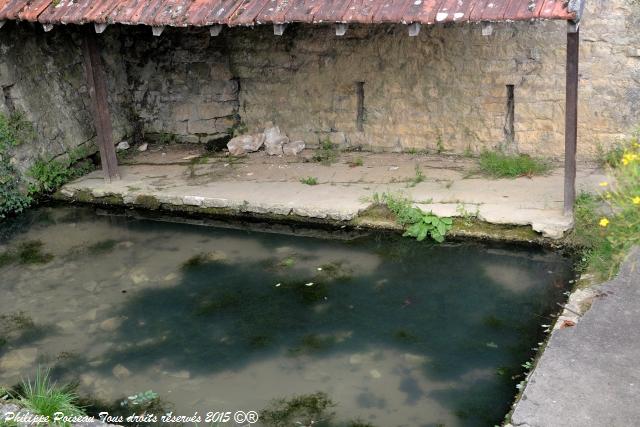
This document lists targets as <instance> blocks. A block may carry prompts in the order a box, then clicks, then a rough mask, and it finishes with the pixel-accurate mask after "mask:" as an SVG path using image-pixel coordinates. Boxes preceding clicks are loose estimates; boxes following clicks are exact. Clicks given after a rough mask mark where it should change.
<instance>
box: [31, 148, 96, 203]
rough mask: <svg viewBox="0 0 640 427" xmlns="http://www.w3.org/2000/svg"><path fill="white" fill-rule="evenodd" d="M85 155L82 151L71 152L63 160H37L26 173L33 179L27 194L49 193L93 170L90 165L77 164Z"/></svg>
mask: <svg viewBox="0 0 640 427" xmlns="http://www.w3.org/2000/svg"><path fill="white" fill-rule="evenodd" d="M86 155H87V153H86V152H85V151H84V150H82V149H75V150H71V151H70V152H69V154H68V155H67V157H66V158H65V159H53V160H48V161H46V160H43V159H38V160H36V162H35V163H34V164H33V166H32V167H31V168H30V169H29V170H28V171H27V175H28V176H30V177H31V178H33V179H34V182H32V183H31V184H30V185H29V194H30V195H37V194H41V193H51V192H53V191H55V190H57V189H58V188H60V187H61V186H63V185H64V184H66V183H67V182H69V181H71V180H72V179H75V178H77V177H79V176H81V175H84V174H85V173H87V172H89V171H91V170H93V166H92V165H91V164H90V163H83V162H79V161H80V160H81V159H83V158H84V157H86Z"/></svg>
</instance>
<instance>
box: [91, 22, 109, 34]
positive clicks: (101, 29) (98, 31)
mask: <svg viewBox="0 0 640 427" xmlns="http://www.w3.org/2000/svg"><path fill="white" fill-rule="evenodd" d="M108 25H109V24H98V23H95V24H93V27H94V28H95V29H96V34H102V33H103V32H104V30H106V29H107V26H108Z"/></svg>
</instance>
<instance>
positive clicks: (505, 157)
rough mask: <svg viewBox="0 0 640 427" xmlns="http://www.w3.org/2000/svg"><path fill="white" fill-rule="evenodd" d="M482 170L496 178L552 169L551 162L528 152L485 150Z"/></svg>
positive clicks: (532, 174) (513, 176) (534, 173)
mask: <svg viewBox="0 0 640 427" xmlns="http://www.w3.org/2000/svg"><path fill="white" fill-rule="evenodd" d="M479 165H480V170H481V172H483V173H484V174H486V175H489V176H491V177H494V178H515V177H520V176H529V177H530V176H534V175H543V174H545V173H547V172H548V171H549V169H550V165H549V163H547V162H546V161H544V160H542V159H537V158H535V157H530V156H528V155H526V154H518V155H510V154H504V153H501V152H499V151H483V152H482V153H481V154H480V160H479Z"/></svg>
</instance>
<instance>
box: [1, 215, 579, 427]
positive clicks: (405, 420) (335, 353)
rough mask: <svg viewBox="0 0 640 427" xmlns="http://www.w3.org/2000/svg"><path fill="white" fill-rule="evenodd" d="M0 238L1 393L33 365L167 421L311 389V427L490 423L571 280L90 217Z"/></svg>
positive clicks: (51, 221)
mask: <svg viewBox="0 0 640 427" xmlns="http://www.w3.org/2000/svg"><path fill="white" fill-rule="evenodd" d="M0 230H1V231H0V254H1V253H4V254H5V255H4V257H3V258H0V292H1V294H0V295H1V297H0V315H2V317H1V318H0V385H4V386H10V385H13V384H15V383H17V382H18V381H19V380H20V379H21V378H23V377H27V376H29V375H33V373H34V372H35V369H36V368H37V366H38V365H47V366H51V367H53V371H52V373H53V374H54V375H55V377H56V378H57V379H59V380H60V381H76V382H77V383H78V384H79V386H78V387H79V388H78V390H79V392H80V393H81V394H83V395H85V396H92V397H93V398H94V399H97V400H99V401H101V402H105V405H106V403H113V402H117V401H120V400H122V399H123V398H125V397H126V396H128V395H132V394H135V393H138V392H141V391H145V390H149V389H151V390H153V391H154V392H156V393H158V394H159V396H160V398H161V400H162V402H163V405H164V408H163V409H167V410H173V412H174V413H175V414H183V415H189V414H193V413H194V412H195V411H198V412H199V413H200V414H202V413H206V412H208V411H216V410H225V411H226V410H228V411H235V410H245V411H247V410H255V411H262V410H263V409H265V408H272V409H273V404H272V403H271V402H272V401H273V399H277V398H283V399H291V398H293V397H294V396H300V395H308V394H311V393H317V392H322V393H325V394H326V397H328V398H329V399H330V400H331V402H332V403H334V404H335V406H333V407H331V408H329V409H328V410H326V411H324V412H323V413H322V414H321V415H318V420H323V421H322V423H321V424H316V425H331V426H338V425H339V426H358V425H372V426H385V427H390V426H439V425H445V426H493V425H494V424H498V423H500V421H501V419H502V417H503V416H504V414H505V413H506V412H507V411H508V408H509V405H510V403H511V401H512V399H513V396H514V395H515V392H516V388H515V384H516V383H517V382H519V381H520V379H521V378H517V376H518V375H519V374H520V373H521V372H522V368H521V366H520V365H521V364H522V363H524V362H526V361H527V360H528V359H529V358H530V357H531V355H532V350H531V349H532V347H536V345H537V342H538V341H539V340H540V332H541V327H540V325H541V324H544V323H548V315H549V313H551V312H553V311H555V310H554V307H557V306H556V302H558V301H561V299H562V293H563V291H564V290H565V284H566V283H567V282H568V280H569V279H570V278H571V266H570V261H569V260H568V259H566V258H563V257H561V256H559V255H558V254H554V253H552V252H548V251H544V250H540V249H535V250H534V249H523V248H513V247H508V248H505V247H501V246H492V245H481V244H474V243H465V244H459V243H458V244H453V243H445V244H442V245H432V244H427V243H417V242H413V241H410V240H408V239H401V238H399V237H393V236H388V235H369V236H361V237H358V238H353V236H349V235H347V234H346V233H344V234H333V235H331V236H328V235H323V234H322V233H317V235H315V236H308V235H306V236H305V235H294V234H277V233H266V232H260V231H248V230H247V229H244V230H243V229H232V228H224V227H205V226H198V225H189V224H178V223H170V222H158V221H151V220H145V219H135V218H131V217H124V216H114V215H109V214H97V213H96V212H95V211H94V210H92V209H89V208H69V207H44V208H40V209H38V210H34V211H31V212H29V213H27V214H26V215H24V216H23V217H21V218H19V219H17V220H13V221H10V222H5V223H4V224H2V225H0ZM302 234H304V233H302ZM28 242H31V243H28ZM34 242H36V243H34ZM37 242H41V243H42V246H41V247H38V243H37ZM20 253H21V255H20ZM513 377H516V378H515V379H514V378H513ZM322 396H325V395H322ZM331 413H333V414H334V415H333V416H332V415H331ZM303 418H304V417H302V418H300V420H297V419H295V415H294V418H293V419H292V420H291V421H292V422H293V423H295V421H300V422H301V423H309V421H310V420H309V419H303ZM318 420H313V421H318ZM354 420H359V422H360V424H357V423H354V422H353V421H354ZM201 425H202V424H201ZM229 425H233V423H231V424H229ZM283 425H284V424H283ZM292 425H296V424H292ZM297 425H301V424H297Z"/></svg>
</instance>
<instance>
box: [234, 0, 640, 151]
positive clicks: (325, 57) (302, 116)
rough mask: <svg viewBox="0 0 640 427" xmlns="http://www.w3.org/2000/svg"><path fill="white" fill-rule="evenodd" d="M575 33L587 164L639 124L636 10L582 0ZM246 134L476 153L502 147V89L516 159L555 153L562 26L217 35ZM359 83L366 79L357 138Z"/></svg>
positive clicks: (624, 2) (560, 116)
mask: <svg viewBox="0 0 640 427" xmlns="http://www.w3.org/2000/svg"><path fill="white" fill-rule="evenodd" d="M587 5H588V6H587V10H586V13H585V18H584V21H583V25H582V28H581V31H582V51H581V79H580V109H579V114H580V119H579V152H578V154H579V156H580V157H581V158H594V157H596V156H597V155H598V152H599V151H600V150H606V149H607V147H609V146H611V145H612V144H614V143H615V141H616V140H618V139H620V138H623V137H625V136H627V135H628V134H629V132H630V131H631V130H632V129H633V128H634V127H635V126H637V125H638V124H640V108H638V107H637V105H639V102H638V101H640V99H639V98H640V26H639V25H638V24H640V22H639V21H640V6H638V5H635V6H633V5H631V3H630V1H629V0H589V1H588V2H587ZM225 38H226V40H227V43H228V46H229V47H228V51H229V54H230V56H231V67H232V70H233V73H234V75H235V76H237V77H238V78H239V80H240V84H241V88H242V90H241V91H240V116H241V117H242V120H243V121H244V122H245V123H246V124H247V125H248V126H249V128H250V129H253V128H260V126H262V125H263V123H265V122H266V121H272V122H274V123H275V124H277V125H279V126H280V127H281V128H283V129H285V130H286V131H287V132H288V133H289V134H291V135H292V136H293V137H294V138H300V139H305V140H306V141H307V142H317V141H318V140H323V139H325V138H330V139H331V140H332V141H334V142H343V143H345V144H347V145H356V146H358V145H359V146H363V147H366V148H369V149H373V150H424V149H427V150H431V151H436V150H439V149H442V147H444V149H445V150H447V151H452V152H456V153H463V152H465V151H467V152H468V151H471V152H475V153H477V152H479V151H480V150H482V149H483V148H491V147H497V146H503V145H505V143H507V141H506V140H507V139H508V136H507V135H506V134H505V125H507V101H508V100H507V93H508V92H507V85H513V86H514V102H515V115H514V123H513V125H514V131H515V133H514V137H513V138H514V141H513V143H514V144H515V145H516V146H517V147H518V148H519V150H520V151H521V152H524V153H530V154H536V155H543V156H549V157H554V158H561V156H562V154H563V152H564V109H565V108H564V102H565V92H564V88H565V61H566V23H564V22H538V23H530V22H524V23H504V24H495V25H494V31H493V34H492V35H490V36H483V35H482V33H481V27H480V25H462V26H435V27H429V28H425V27H423V28H422V31H421V33H420V35H419V36H418V37H415V38H410V37H408V36H407V29H406V27H405V26H400V25H398V26H378V27H355V28H350V29H349V30H348V31H347V34H346V35H345V36H344V37H336V36H335V35H334V33H333V29H332V28H331V27H329V26H325V27H318V26H314V27H310V26H305V27H303V26H290V27H288V28H287V29H286V31H285V34H284V36H282V37H275V36H273V34H272V29H271V28H268V27H266V28H265V27H262V28H256V29H254V30H247V29H231V30H230V31H227V32H226V33H225ZM356 82H364V106H365V117H364V124H363V128H364V129H363V132H360V131H358V129H357V126H356V116H357V95H356Z"/></svg>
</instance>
